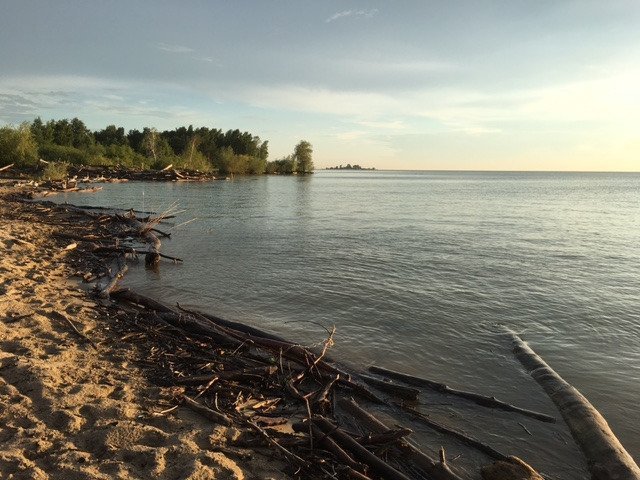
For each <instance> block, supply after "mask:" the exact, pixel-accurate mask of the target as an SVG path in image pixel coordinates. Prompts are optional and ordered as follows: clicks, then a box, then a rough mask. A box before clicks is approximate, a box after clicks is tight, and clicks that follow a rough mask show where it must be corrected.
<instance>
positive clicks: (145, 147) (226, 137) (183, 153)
mask: <svg viewBox="0 0 640 480" xmlns="http://www.w3.org/2000/svg"><path fill="white" fill-rule="evenodd" d="M312 153H313V149H312V146H311V144H310V143H309V142H307V141H306V140H302V141H300V142H299V143H298V144H297V145H296V146H295V148H294V151H293V153H292V154H291V155H287V156H286V157H283V158H279V159H276V160H273V161H268V160H267V158H268V156H269V150H268V142H267V141H266V140H265V141H262V140H261V139H260V137H258V136H256V135H252V134H251V133H249V132H241V131H240V130H237V129H236V130H228V131H226V132H223V131H222V130H220V129H217V128H209V127H199V128H194V127H193V126H191V125H189V127H178V128H175V129H173V130H164V131H162V132H161V131H158V130H156V129H155V128H150V127H145V128H143V129H142V130H137V129H132V130H129V131H127V132H125V129H124V128H123V127H118V126H116V125H109V126H107V127H105V128H104V129H102V130H95V131H92V130H90V129H89V128H87V126H86V125H85V124H84V122H83V121H82V120H80V119H78V118H73V119H71V120H68V119H63V120H49V121H47V122H43V121H42V120H41V119H40V118H39V117H38V118H36V119H35V120H34V121H33V122H31V123H29V122H24V123H22V124H20V125H18V126H11V125H8V126H4V127H1V128H0V167H3V166H5V165H10V164H14V165H16V166H17V167H34V166H37V164H38V159H43V160H46V161H48V162H61V163H62V162H63V163H65V164H72V165H95V166H118V167H126V168H131V169H142V170H147V169H155V170H161V169H163V168H165V167H167V166H169V165H173V167H174V168H178V169H185V170H199V171H202V172H214V173H220V174H223V175H228V174H231V175H233V174H238V175H242V174H262V173H271V174H305V173H312V172H313V159H312Z"/></svg>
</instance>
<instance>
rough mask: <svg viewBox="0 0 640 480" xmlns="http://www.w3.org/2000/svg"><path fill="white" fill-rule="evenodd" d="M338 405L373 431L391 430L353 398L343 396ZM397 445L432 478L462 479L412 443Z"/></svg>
mask: <svg viewBox="0 0 640 480" xmlns="http://www.w3.org/2000/svg"><path fill="white" fill-rule="evenodd" d="M338 405H339V406H340V407H341V408H342V409H344V410H345V411H346V412H348V413H349V414H351V415H352V416H353V417H354V418H355V419H356V420H358V422H360V423H361V424H362V425H363V426H364V427H365V428H367V429H369V430H370V431H371V432H373V433H377V434H381V433H387V432H389V431H391V429H390V428H389V427H387V426H386V425H385V424H384V423H382V422H381V421H380V420H378V419H377V418H376V417H374V416H373V415H372V414H370V413H369V412H367V411H366V410H364V409H363V408H362V407H360V405H358V404H357V403H356V402H354V401H353V400H350V399H346V398H341V399H340V400H338ZM395 445H396V447H397V448H398V449H399V450H400V451H401V452H402V455H403V457H404V458H405V459H406V460H407V461H409V462H412V463H414V464H416V465H417V466H418V467H420V468H421V469H422V470H423V471H424V472H425V473H426V474H427V475H429V476H430V478H433V480H460V477H459V476H458V475H456V474H455V473H454V472H453V471H451V469H450V468H449V467H448V466H447V465H446V464H445V465H443V464H442V463H440V462H438V461H436V460H434V459H432V458H431V457H429V456H428V455H426V454H425V453H423V452H421V451H420V450H418V449H417V448H416V447H414V446H413V445H411V444H410V443H408V442H405V441H400V442H398V443H396V444H395Z"/></svg>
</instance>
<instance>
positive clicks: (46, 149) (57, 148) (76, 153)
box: [40, 143, 90, 165]
mask: <svg viewBox="0 0 640 480" xmlns="http://www.w3.org/2000/svg"><path fill="white" fill-rule="evenodd" d="M40 156H41V157H42V158H43V159H45V160H48V161H50V162H67V163H71V164H74V165H86V164H88V163H89V159H90V155H89V153H88V152H87V151H83V150H80V149H78V148H75V147H66V146H63V145H56V144H54V143H49V144H47V145H43V146H42V147H40Z"/></svg>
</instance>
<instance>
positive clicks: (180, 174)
mask: <svg viewBox="0 0 640 480" xmlns="http://www.w3.org/2000/svg"><path fill="white" fill-rule="evenodd" d="M40 162H41V163H43V164H48V163H50V162H45V161H44V160H40ZM67 172H68V176H67V178H65V179H64V180H51V179H42V180H35V178H38V177H39V176H40V173H39V170H38V168H37V167H35V168H20V169H17V167H16V166H15V165H14V164H10V165H5V166H4V167H1V168H0V178H7V179H12V180H13V185H15V186H21V187H28V188H29V189H30V190H29V192H28V196H29V197H30V198H44V197H49V196H51V195H56V194H59V193H71V192H78V193H94V192H97V191H100V190H102V187H101V186H89V185H90V184H96V183H122V182H129V181H140V182H206V181H211V180H216V177H215V176H214V175H213V174H212V173H207V172H200V171H197V170H182V169H176V168H174V167H173V165H169V166H167V167H166V168H164V169H162V170H135V169H130V168H120V167H100V166H87V165H70V166H68V168H67ZM221 179H223V180H224V179H225V177H222V178H221Z"/></svg>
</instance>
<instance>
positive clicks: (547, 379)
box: [507, 329, 640, 480]
mask: <svg viewBox="0 0 640 480" xmlns="http://www.w3.org/2000/svg"><path fill="white" fill-rule="evenodd" d="M507 332H508V334H509V336H510V338H511V341H512V342H513V352H514V354H515V356H516V358H517V359H518V360H519V361H520V363H521V364H522V365H523V366H524V367H525V368H526V369H527V371H528V372H529V374H530V375H531V376H532V377H533V378H534V380H535V381H536V382H538V384H540V386H541V387H542V388H543V389H544V391H545V392H546V393H547V395H549V397H550V398H551V400H553V403H555V404H556V406H557V407H558V410H559V411H560V414H561V415H562V418H564V421H565V422H566V423H567V426H568V427H569V430H571V434H572V435H573V438H574V439H575V441H576V443H577V444H578V446H579V447H580V449H581V450H582V452H583V453H584V455H585V456H586V457H587V463H588V465H589V470H590V472H591V476H592V478H593V479H594V480H640V468H638V465H637V464H636V463H635V461H634V460H633V458H631V455H629V453H628V452H627V451H626V450H625V449H624V447H623V446H622V444H621V443H620V441H619V440H618V439H617V438H616V436H615V435H614V434H613V432H612V431H611V429H610V428H609V425H608V424H607V422H606V420H605V419H604V418H603V417H602V415H600V413H599V412H598V411H597V410H596V409H595V407H594V406H593V405H591V403H590V402H589V400H587V399H586V398H585V397H584V396H583V395H582V394H581V393H580V392H579V391H578V390H577V389H576V388H574V387H573V386H571V385H570V384H569V383H567V382H566V381H565V380H564V379H563V378H562V377H561V376H560V375H558V374H557V373H556V371H555V370H553V368H551V367H550V366H549V365H548V364H547V363H546V362H545V361H544V360H543V359H542V358H541V357H540V356H539V355H538V354H536V352H534V351H533V349H531V347H530V346H529V345H528V344H527V343H526V342H524V341H523V340H522V339H521V338H520V337H519V336H518V334H517V333H515V332H514V331H513V330H510V329H507Z"/></svg>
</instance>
